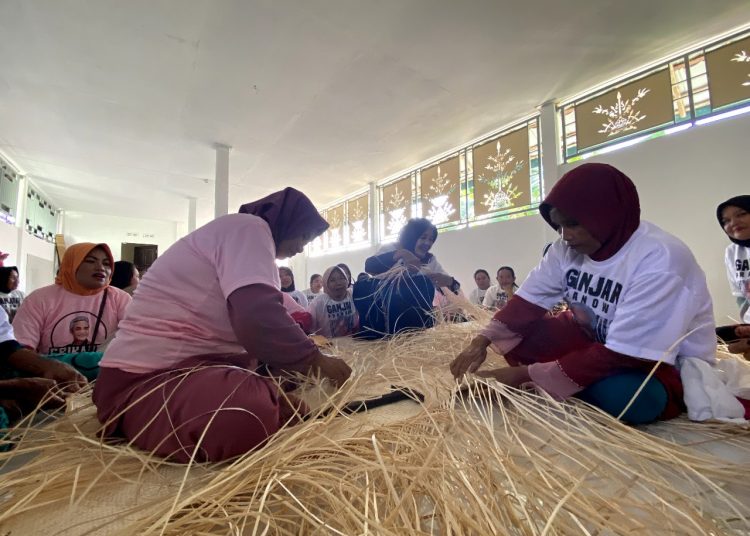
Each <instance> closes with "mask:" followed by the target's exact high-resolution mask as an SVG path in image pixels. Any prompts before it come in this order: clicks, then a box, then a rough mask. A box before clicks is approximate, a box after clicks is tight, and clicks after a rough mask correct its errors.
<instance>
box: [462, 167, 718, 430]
mask: <svg viewBox="0 0 750 536" xmlns="http://www.w3.org/2000/svg"><path fill="white" fill-rule="evenodd" d="M539 211H540V212H541V215H542V217H543V218H544V220H545V221H546V222H547V223H548V224H549V225H550V226H552V227H553V228H554V229H555V230H556V231H558V232H559V233H560V240H558V241H556V242H555V243H554V244H553V245H552V247H551V248H550V250H549V252H548V253H547V255H546V256H545V257H544V258H543V259H542V261H541V263H540V264H539V266H537V267H536V268H535V269H534V270H533V271H532V272H531V273H530V274H529V277H528V278H527V279H526V281H525V282H524V283H523V285H521V288H520V289H519V290H518V291H517V292H516V294H515V295H514V297H513V298H512V299H511V300H510V301H509V302H508V304H507V305H506V306H505V308H503V309H502V310H500V311H498V313H497V314H496V315H495V316H494V318H493V319H492V320H491V321H490V323H489V324H488V326H487V327H486V328H485V329H484V330H483V331H482V332H481V334H480V335H478V336H477V337H475V338H474V340H473V341H472V343H471V344H470V345H469V346H468V347H467V348H466V349H465V350H464V351H463V352H462V353H461V354H460V355H459V356H458V357H456V359H455V360H454V361H453V362H452V363H451V371H452V372H453V374H454V375H455V376H456V377H457V378H459V377H461V376H462V375H463V374H464V373H466V372H475V373H476V374H478V375H480V376H484V377H491V378H496V379H497V380H499V381H500V382H502V383H505V384H508V385H511V386H514V387H517V386H519V385H521V384H523V383H527V382H533V383H535V384H536V385H537V386H538V387H541V388H542V389H544V390H546V391H547V392H548V393H550V394H551V395H552V396H554V397H555V398H558V399H564V398H567V397H570V396H577V397H579V398H582V399H583V400H586V401H587V402H589V403H591V404H593V405H595V406H598V407H600V408H601V409H603V410H604V411H606V412H608V413H610V414H611V415H614V416H616V417H620V416H621V417H622V419H623V420H624V421H626V422H630V423H634V424H637V423H646V422H651V421H654V420H657V419H668V418H671V417H674V416H676V415H678V414H679V413H681V412H682V411H683V409H684V403H683V400H682V385H681V382H680V377H679V374H678V372H677V369H676V368H675V367H674V365H675V363H676V362H677V360H678V358H679V357H697V358H701V359H704V360H706V361H708V362H710V363H712V362H713V360H714V352H715V348H716V343H715V336H714V333H713V312H712V305H711V297H710V296H709V293H708V288H707V286H706V281H705V276H704V274H703V272H702V271H701V269H700V267H699V266H698V264H697V263H696V261H695V258H694V257H693V255H692V253H691V252H690V250H689V249H688V248H687V246H686V245H685V244H683V243H682V242H681V241H680V240H678V239H677V238H675V237H674V236H672V235H670V234H668V233H666V232H664V231H663V230H661V229H660V228H658V227H657V226H655V225H653V224H651V223H648V222H645V221H641V219H640V206H639V200H638V192H637V191H636V189H635V185H634V184H633V183H632V182H631V180H630V179H629V178H628V177H627V176H625V175H624V174H623V173H622V172H620V171H619V170H617V169H615V168H614V167H612V166H609V165H606V164H583V165H581V166H579V167H577V168H575V169H573V170H571V171H569V172H568V173H566V174H565V175H564V176H563V177H562V178H561V179H560V180H559V181H558V183H557V184H556V185H555V186H554V187H553V188H552V190H551V191H550V193H549V195H548V196H547V198H546V199H545V200H544V202H543V203H542V205H541V206H540V207H539ZM561 299H564V300H565V301H566V302H567V303H568V305H569V308H570V310H569V311H566V312H565V313H562V314H560V315H558V316H555V317H553V316H550V315H548V314H547V311H548V310H549V309H551V308H552V307H553V306H554V305H555V304H556V303H558V302H559V301H560V300H561ZM490 346H491V347H492V348H493V350H495V351H496V352H497V353H500V354H503V355H504V356H505V359H506V361H507V362H508V363H509V364H510V365H511V366H510V367H506V368H502V369H497V370H490V371H478V372H477V370H478V369H479V367H480V366H481V364H482V362H483V361H484V359H485V358H486V356H487V347H490ZM657 363H659V364H658V366H657V367H656V372H655V374H654V376H653V378H651V379H650V380H648V381H646V378H647V375H648V374H649V372H650V371H651V370H652V369H653V368H654V367H655V366H656V365H657ZM642 385H643V389H642V390H641V392H640V394H639V395H638V397H637V398H635V400H634V401H633V404H632V405H631V406H630V408H629V409H628V410H627V411H626V412H625V413H624V414H623V415H620V414H621V413H622V412H623V410H624V409H625V408H626V406H627V405H628V404H629V402H630V401H631V399H632V398H633V396H634V394H635V393H636V391H637V390H638V389H639V388H640V387H641V386H642Z"/></svg>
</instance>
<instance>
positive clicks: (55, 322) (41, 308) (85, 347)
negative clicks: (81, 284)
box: [13, 285, 131, 354]
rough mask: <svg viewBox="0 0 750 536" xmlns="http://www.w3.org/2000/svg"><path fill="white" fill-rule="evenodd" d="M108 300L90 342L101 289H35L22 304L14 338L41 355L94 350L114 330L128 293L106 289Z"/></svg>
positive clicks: (15, 322)
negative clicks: (87, 291)
mask: <svg viewBox="0 0 750 536" xmlns="http://www.w3.org/2000/svg"><path fill="white" fill-rule="evenodd" d="M106 292H107V302H106V303H105V305H104V311H103V312H102V320H101V323H100V325H99V331H98V332H97V334H96V340H95V341H92V340H91V337H93V336H94V328H95V326H96V317H97V315H98V314H99V307H100V306H101V303H102V296H103V292H100V293H98V294H94V295H93V296H81V295H79V294H74V293H72V292H69V291H67V290H65V289H64V288H63V287H62V285H49V286H47V287H42V288H40V289H38V290H35V291H34V292H32V293H31V294H29V295H28V297H27V298H26V299H25V300H24V301H23V303H21V307H19V308H18V312H17V313H16V316H15V318H14V319H13V330H14V331H15V333H16V340H17V341H18V342H19V343H21V344H23V345H24V346H29V347H31V348H34V349H35V350H36V351H37V352H39V353H40V354H67V353H73V352H95V351H97V350H98V349H99V345H101V344H102V343H103V342H104V341H105V340H106V339H107V337H109V336H110V335H112V334H113V333H114V332H115V331H116V330H117V326H118V323H119V322H120V321H121V320H122V319H123V317H124V316H125V309H126V308H127V306H128V305H129V304H130V300H131V298H130V296H129V295H128V293H127V292H123V291H122V290H120V289H119V288H115V287H108V288H107V291H106Z"/></svg>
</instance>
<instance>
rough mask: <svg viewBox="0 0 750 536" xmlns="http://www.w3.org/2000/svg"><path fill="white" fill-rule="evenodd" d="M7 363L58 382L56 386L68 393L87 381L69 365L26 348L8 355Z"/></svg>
mask: <svg viewBox="0 0 750 536" xmlns="http://www.w3.org/2000/svg"><path fill="white" fill-rule="evenodd" d="M8 363H9V364H10V365H11V366H12V367H14V368H16V369H18V370H22V371H24V372H26V373H27V374H29V375H30V376H32V377H40V378H46V379H49V380H53V381H55V382H56V383H58V384H59V385H58V387H60V388H61V389H63V390H64V391H67V392H69V393H75V392H77V391H80V390H81V389H82V388H83V387H84V386H85V385H86V384H87V383H88V382H87V380H86V378H85V377H84V376H83V375H82V374H80V373H79V372H78V371H77V370H76V369H74V368H73V367H71V366H70V365H68V364H66V363H63V362H62V361H57V360H55V359H52V358H48V357H42V356H40V355H39V354H37V353H36V352H34V351H32V350H29V349H28V348H19V349H18V350H16V351H15V352H13V353H12V354H10V356H8Z"/></svg>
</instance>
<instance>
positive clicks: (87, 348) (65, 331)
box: [49, 311, 107, 354]
mask: <svg viewBox="0 0 750 536" xmlns="http://www.w3.org/2000/svg"><path fill="white" fill-rule="evenodd" d="M95 326H96V315H95V314H93V313H91V312H89V311H74V312H72V313H69V314H67V315H65V316H63V317H61V318H59V319H58V320H57V322H56V323H55V325H54V327H53V328H52V334H51V335H50V341H49V353H50V354H70V353H76V352H96V351H97V350H98V348H99V345H100V344H101V343H102V342H104V341H105V340H106V338H107V325H106V323H105V322H104V320H102V321H101V322H100V323H99V331H98V332H97V334H96V340H95V341H94V340H91V339H92V337H93V336H94V327H95Z"/></svg>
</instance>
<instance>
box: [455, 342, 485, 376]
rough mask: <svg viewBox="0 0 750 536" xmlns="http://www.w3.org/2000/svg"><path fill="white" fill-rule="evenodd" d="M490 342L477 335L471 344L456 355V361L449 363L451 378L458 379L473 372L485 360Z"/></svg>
mask: <svg viewBox="0 0 750 536" xmlns="http://www.w3.org/2000/svg"><path fill="white" fill-rule="evenodd" d="M489 345H490V340H489V339H488V338H487V337H485V336H483V335H477V336H476V337H474V339H473V340H472V341H471V344H469V346H467V347H466V348H464V350H463V352H461V353H460V354H458V356H457V357H456V359H454V360H453V361H452V362H451V365H450V369H451V373H453V377H454V378H456V379H458V378H460V377H461V376H463V375H464V374H466V373H467V372H475V371H476V370H477V369H478V368H479V366H480V365H481V364H482V363H484V360H485V359H487V347H488V346H489Z"/></svg>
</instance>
